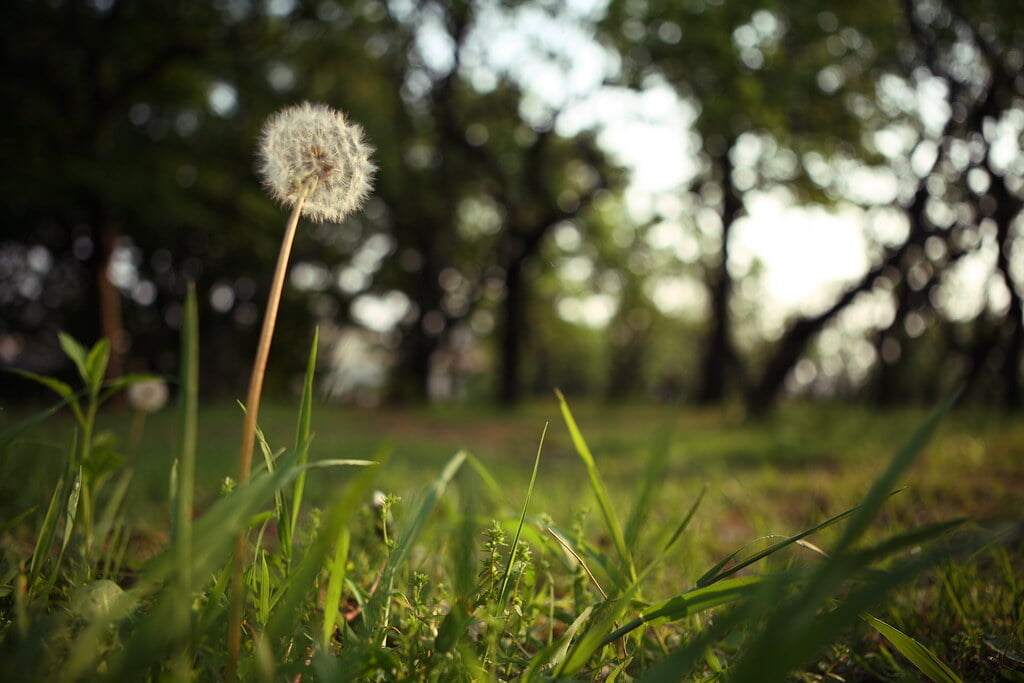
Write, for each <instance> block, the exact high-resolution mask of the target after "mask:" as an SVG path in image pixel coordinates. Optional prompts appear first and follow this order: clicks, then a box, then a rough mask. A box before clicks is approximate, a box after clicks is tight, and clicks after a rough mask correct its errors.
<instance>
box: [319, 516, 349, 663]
mask: <svg viewBox="0 0 1024 683" xmlns="http://www.w3.org/2000/svg"><path fill="white" fill-rule="evenodd" d="M350 540H351V534H350V533H349V530H348V529H347V528H345V529H342V530H341V532H340V533H339V534H338V540H337V541H336V542H335V544H334V553H333V556H332V558H331V561H330V563H329V564H328V565H327V594H326V596H325V597H324V625H323V630H322V631H321V634H320V638H321V640H320V647H321V649H323V650H324V651H325V652H326V651H327V650H328V648H329V647H330V644H331V637H332V636H333V635H334V627H335V626H337V624H338V604H339V603H340V602H341V589H342V588H343V587H344V585H345V565H346V564H347V563H348V546H349V542H350Z"/></svg>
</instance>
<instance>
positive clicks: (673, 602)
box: [602, 576, 765, 645]
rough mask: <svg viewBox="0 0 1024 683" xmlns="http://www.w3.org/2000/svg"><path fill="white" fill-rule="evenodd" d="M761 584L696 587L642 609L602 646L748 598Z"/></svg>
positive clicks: (750, 579) (744, 581)
mask: <svg viewBox="0 0 1024 683" xmlns="http://www.w3.org/2000/svg"><path fill="white" fill-rule="evenodd" d="M764 582H765V578H764V577H761V576H745V577H741V578H735V579H728V580H726V581H721V582H719V583H717V584H715V585H712V586H706V587H704V588H695V589H693V590H689V591H687V592H685V593H682V594H680V595H677V596H676V597H674V598H670V599H669V600H664V601H662V602H659V603H655V604H653V605H651V606H650V607H648V608H647V609H646V610H644V612H643V613H642V614H641V615H640V616H639V617H637V618H636V619H634V620H633V621H631V622H629V623H628V624H626V625H624V626H622V627H621V628H618V629H616V630H615V631H613V632H612V633H610V634H609V635H608V636H607V637H605V639H604V642H603V643H602V644H603V645H607V644H609V643H612V642H614V641H616V640H618V639H619V638H621V637H622V636H624V635H626V634H627V633H629V632H630V631H633V630H634V629H636V628H639V627H640V626H642V625H644V624H647V623H650V622H652V621H655V620H657V619H664V620H665V621H677V620H679V619H683V618H685V617H689V616H693V615H694V614H697V613H698V612H703V611H704V610H708V609H711V608H713V607H719V606H721V605H725V604H728V603H730V602H735V601H737V600H743V599H745V598H748V597H751V596H752V595H753V594H754V593H755V592H756V591H757V590H759V589H760V588H761V586H762V584H763V583H764Z"/></svg>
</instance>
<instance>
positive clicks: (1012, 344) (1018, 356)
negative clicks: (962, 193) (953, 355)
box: [989, 168, 1024, 410]
mask: <svg viewBox="0 0 1024 683" xmlns="http://www.w3.org/2000/svg"><path fill="white" fill-rule="evenodd" d="M989 174H990V175H991V177H992V198H993V199H994V200H995V212H994V214H993V216H992V218H993V219H994V220H995V222H996V226H997V233H996V241H997V247H998V249H999V252H998V256H997V257H996V270H997V272H998V273H999V274H1000V275H1001V276H1002V278H1003V284H1005V285H1006V289H1007V291H1008V292H1009V294H1010V306H1009V310H1008V311H1007V312H1006V318H1005V319H1004V323H1003V324H1004V326H1005V327H1006V328H1008V331H1007V332H1006V335H1007V340H1006V342H1007V343H1006V348H1005V349H1004V350H1003V367H1002V373H1001V374H1002V376H1003V382H1004V384H1003V406H1004V407H1005V408H1006V409H1007V410H1016V409H1018V408H1020V407H1021V405H1022V396H1021V360H1022V359H1024V302H1022V301H1021V294H1020V290H1018V288H1017V283H1016V282H1014V279H1013V275H1012V273H1011V268H1010V253H1011V250H1012V249H1013V234H1012V233H1013V231H1012V230H1011V228H1012V226H1013V221H1014V219H1015V218H1016V217H1017V215H1018V214H1019V213H1020V211H1021V208H1022V206H1024V202H1022V201H1021V200H1020V199H1018V198H1017V197H1015V196H1014V195H1013V194H1011V192H1010V190H1009V188H1008V187H1006V180H1005V178H1003V176H1001V175H998V174H996V173H995V172H993V171H992V169H991V168H990V169H989Z"/></svg>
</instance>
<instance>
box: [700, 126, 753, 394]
mask: <svg viewBox="0 0 1024 683" xmlns="http://www.w3.org/2000/svg"><path fill="white" fill-rule="evenodd" d="M731 147H732V145H731V144H730V145H727V146H726V148H725V149H726V151H725V153H724V154H723V156H722V159H721V161H720V164H721V173H722V178H721V183H722V194H723V199H722V245H721V251H720V255H721V260H720V262H719V264H718V266H717V267H715V268H714V269H712V271H711V275H710V278H709V279H710V282H709V285H708V287H709V289H710V290H711V320H710V322H711V329H710V330H709V331H708V336H707V338H706V339H705V340H704V349H703V352H702V359H701V373H702V374H701V379H700V387H699V389H698V391H697V400H698V402H700V403H702V404H713V403H720V402H721V401H722V400H723V399H725V397H726V391H727V387H728V383H729V379H730V377H729V375H730V370H731V369H732V368H733V366H734V365H735V363H736V352H735V349H734V348H733V344H732V334H731V328H732V316H731V315H730V314H729V302H730V300H731V298H732V276H731V275H730V274H729V236H730V234H731V232H732V226H733V223H734V222H735V221H736V218H737V217H738V216H739V213H740V211H741V210H742V209H743V200H742V198H741V197H740V196H739V193H738V192H737V191H736V188H735V187H733V184H732V162H731V161H730V160H729V149H731Z"/></svg>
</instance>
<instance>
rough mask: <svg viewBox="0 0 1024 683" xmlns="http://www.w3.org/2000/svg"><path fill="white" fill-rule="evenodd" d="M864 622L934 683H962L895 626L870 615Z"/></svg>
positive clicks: (931, 653) (938, 660)
mask: <svg viewBox="0 0 1024 683" xmlns="http://www.w3.org/2000/svg"><path fill="white" fill-rule="evenodd" d="M864 620H865V621H866V622H868V623H869V624H871V626H872V627H874V629H875V630H876V631H878V632H879V633H881V634H882V636H883V637H884V638H885V639H886V640H888V641H889V642H890V643H892V645H893V647H895V648H896V649H897V650H899V652H900V654H902V655H903V656H904V657H906V658H907V659H909V660H910V663H911V664H913V665H914V666H916V667H917V668H918V670H919V671H920V672H921V673H923V674H924V675H925V676H927V677H928V678H930V679H932V680H933V681H935V683H963V681H962V680H961V679H960V677H959V676H957V675H956V672H954V671H953V670H952V669H950V668H949V667H948V666H946V663H945V662H943V661H942V660H941V659H939V658H938V656H936V654H935V653H934V652H932V651H931V650H930V649H928V648H927V647H926V646H924V645H922V644H921V643H920V642H918V641H917V640H916V639H914V638H911V637H910V636H908V635H907V634H906V633H904V632H903V631H901V630H899V629H898V628H896V627H895V626H892V625H891V624H887V623H885V622H884V621H882V620H881V619H876V618H875V617H873V616H871V615H870V614H866V615H864Z"/></svg>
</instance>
